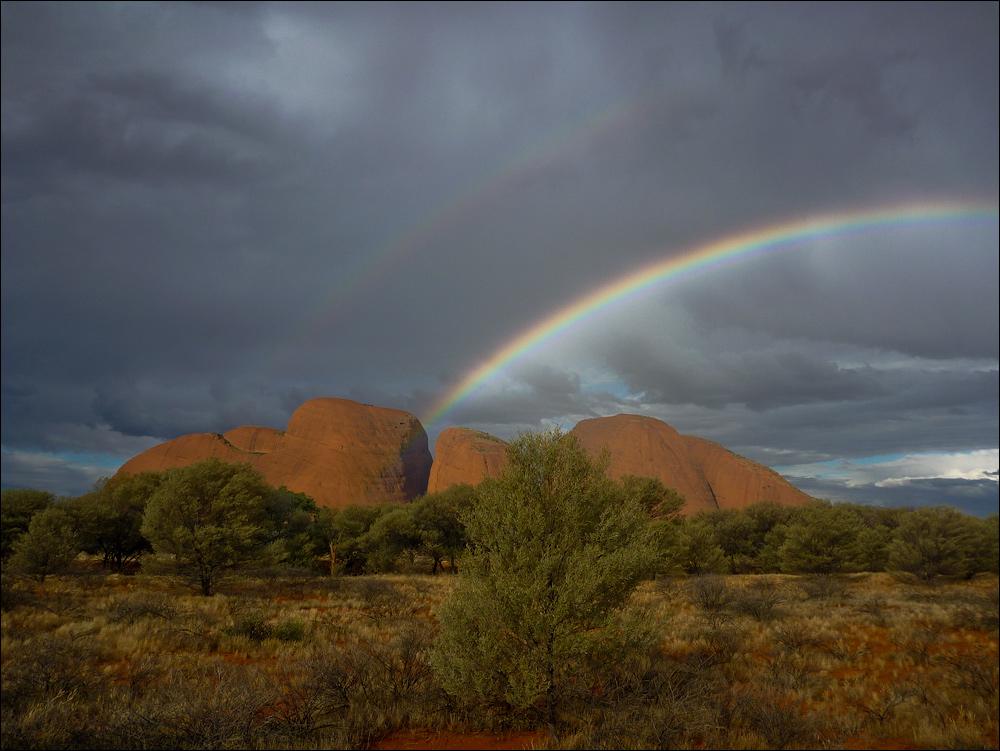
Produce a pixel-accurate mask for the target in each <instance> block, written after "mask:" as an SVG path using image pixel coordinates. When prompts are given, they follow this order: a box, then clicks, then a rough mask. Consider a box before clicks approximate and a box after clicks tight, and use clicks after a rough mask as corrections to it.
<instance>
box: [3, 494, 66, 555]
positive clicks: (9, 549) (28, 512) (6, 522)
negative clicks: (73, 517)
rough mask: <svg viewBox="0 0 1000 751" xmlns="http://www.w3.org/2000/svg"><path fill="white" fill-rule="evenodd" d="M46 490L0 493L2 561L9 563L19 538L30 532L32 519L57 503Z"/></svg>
mask: <svg viewBox="0 0 1000 751" xmlns="http://www.w3.org/2000/svg"><path fill="white" fill-rule="evenodd" d="M55 500H56V497H55V496H54V495H52V493H49V492H48V491H46V490H34V489H32V488H8V489H7V490H4V491H3V492H2V493H0V561H2V562H3V563H7V561H8V560H10V557H11V555H13V553H14V543H15V542H16V541H17V538H18V537H20V536H21V535H23V534H24V533H25V532H27V531H28V525H29V524H30V523H31V517H33V516H34V515H35V514H37V513H38V512H39V511H42V510H43V509H46V508H48V507H49V506H51V505H52V504H53V503H55Z"/></svg>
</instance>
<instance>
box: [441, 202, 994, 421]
mask: <svg viewBox="0 0 1000 751" xmlns="http://www.w3.org/2000/svg"><path fill="white" fill-rule="evenodd" d="M997 217H998V207H997V205H996V204H995V203H992V204H991V203H981V202H975V203H973V202H957V203H956V202H947V203H944V202H935V203H919V204H907V205H903V206H890V207H883V208H878V209H865V210H861V211H850V212H840V213H834V214H823V215H817V216H810V217H807V218H805V219H797V220H792V221H789V222H784V223H781V224H775V225H770V226H767V227H764V228H762V229H754V230H750V231H748V232H741V233H739V234H736V235H730V236H728V237H725V238H722V239H721V240H716V241H714V242H711V243H708V244H707V245H699V246H697V247H695V248H692V249H689V250H687V251H685V252H683V253H680V254H677V255H672V256H671V257H669V258H666V259H664V260H661V261H656V262H654V263H652V264H649V265H646V266H644V267H642V268H639V269H636V270H635V271H632V272H631V273H629V274H626V275H625V276H622V277H619V278H618V279H616V280H615V281H613V282H610V283H609V284H605V285H603V286H601V287H598V288H597V289H595V290H593V291H591V292H589V293H587V294H585V295H584V296H583V297H580V298H578V299H577V300H575V301H574V302H572V303H570V304H569V305H566V306H565V307H563V308H560V309H559V310H557V311H556V312H555V313H553V314H551V315H550V316H548V317H547V318H545V319H543V320H542V321H540V322H538V323H536V324H534V325H533V326H531V327H530V328H529V329H527V330H526V331H523V332H522V333H520V334H518V335H517V336H516V337H514V338H513V339H511V340H510V341H509V342H507V343H506V344H504V345H503V346H502V347H500V349H498V350H496V351H495V352H493V353H492V354H491V355H490V356H489V357H487V358H486V359H485V360H484V361H483V362H481V363H480V364H479V365H477V366H476V367H475V368H474V369H473V370H471V371H470V372H469V373H467V374H466V375H465V377H464V378H462V380H461V381H460V382H459V383H458V384H457V385H455V386H454V387H453V388H452V389H450V390H449V391H448V392H446V393H445V395H444V396H443V397H441V398H440V399H439V400H438V401H437V402H436V403H435V404H434V405H433V406H432V407H431V409H430V411H429V413H428V417H427V418H426V419H424V420H423V423H424V425H427V426H429V425H432V424H434V423H436V422H438V421H439V420H440V419H441V418H442V417H444V416H445V414H447V413H448V412H449V411H451V410H452V409H454V408H455V407H456V406H458V404H460V403H461V402H462V401H464V400H465V399H467V398H468V397H470V396H471V395H472V393H473V392H474V391H476V389H477V388H479V387H480V386H481V385H483V384H484V383H485V382H486V381H488V380H489V379H490V378H491V377H492V376H494V375H495V374H497V373H498V372H499V371H501V370H503V369H504V368H505V367H507V366H508V365H510V364H511V363H513V362H514V361H515V360H518V359H519V358H521V357H523V356H524V355H526V354H528V353H529V352H530V351H531V350H533V349H535V348H536V347H539V346H540V345H542V344H544V343H545V342H547V341H549V340H550V339H552V338H554V337H555V336H556V335H558V334H560V333H563V332H565V331H567V330H568V329H570V328H571V327H572V326H574V325H577V324H580V323H582V322H583V321H585V320H587V319H589V318H591V317H593V316H595V315H597V314H598V313H600V312H601V311H603V310H605V309H607V308H609V307H611V306H612V305H614V304H616V303H618V302H621V301H623V300H625V299H627V298H629V297H632V296H634V295H637V294H640V293H642V292H644V291H646V290H649V289H651V288H653V287H656V286H658V285H660V284H665V283H666V282H667V281H669V280H672V279H676V278H678V277H681V276H683V275H684V274H686V273H694V272H696V271H703V270H707V269H711V268H714V267H716V266H719V265H722V264H723V263H726V262H727V261H731V260H736V259H739V258H742V257H744V256H748V255H753V254H754V253H765V252H771V251H775V250H779V249H781V248H784V247H788V246H792V245H796V244H802V243H805V242H807V241H809V240H816V239H821V238H829V237H836V236H840V235H849V234H857V233H863V232H869V231H875V230H882V229H895V228H902V227H910V226H917V225H921V224H935V223H950V222H966V221H976V220H982V221H989V220H993V221H996V220H997Z"/></svg>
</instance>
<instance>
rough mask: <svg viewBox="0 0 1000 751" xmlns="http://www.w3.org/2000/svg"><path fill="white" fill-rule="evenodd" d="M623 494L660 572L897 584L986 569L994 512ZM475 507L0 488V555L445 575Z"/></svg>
mask: <svg viewBox="0 0 1000 751" xmlns="http://www.w3.org/2000/svg"><path fill="white" fill-rule="evenodd" d="M623 482H624V484H625V485H626V486H627V488H628V490H629V492H631V493H633V494H635V495H636V496H637V497H638V498H639V499H640V500H641V501H642V502H643V506H644V507H645V508H646V509H648V510H649V516H650V524H651V525H653V528H654V530H655V532H656V535H655V539H656V541H657V542H656V544H657V547H658V551H659V554H660V556H659V561H660V563H659V567H658V569H659V573H661V574H703V573H733V574H744V573H779V572H780V573H815V574H837V573H850V572H858V571H898V572H903V573H906V574H909V575H913V576H916V577H919V578H921V579H924V580H928V579H932V578H934V577H937V576H949V577H971V576H973V575H975V574H977V573H980V572H994V573H996V572H997V571H998V568H1000V551H998V539H1000V528H998V515H997V514H993V515H991V516H989V517H987V518H985V519H981V518H977V517H974V516H969V515H967V514H963V513H962V512H960V511H958V510H957V509H954V508H951V507H947V506H938V507H920V508H883V507H877V506H866V505H860V504H843V503H836V504H833V503H829V502H826V501H816V502H814V503H809V504H806V505H803V506H782V505H779V504H777V503H773V502H769V501H766V500H763V501H761V502H758V503H756V504H753V505H751V506H748V507H747V508H744V509H739V510H736V509H727V510H718V511H701V512H698V513H697V514H695V515H693V516H691V517H683V516H681V514H680V512H681V510H682V507H683V504H684V499H683V498H682V497H681V496H680V495H679V494H677V493H676V491H673V490H671V489H669V488H665V487H664V486H663V484H662V483H660V481H658V480H653V479H649V478H637V477H629V478H626V479H625V480H623ZM475 503H476V489H475V488H473V487H471V486H469V485H456V486H453V487H451V488H449V489H447V490H445V491H442V492H439V493H429V494H427V495H424V496H421V497H419V498H417V499H415V500H414V501H413V502H412V503H408V504H404V505H398V504H382V505H374V506H373V505H360V504H359V505H351V506H348V507H346V508H344V509H342V510H340V511H331V510H330V509H327V508H318V507H317V506H316V504H315V502H314V501H313V500H312V499H311V498H309V497H308V496H306V495H304V494H301V493H294V492H292V491H290V490H288V489H287V488H285V487H281V488H274V487H272V486H271V485H269V484H268V483H267V482H266V481H265V480H264V478H263V476H262V475H261V474H260V473H259V472H257V471H256V470H254V469H253V468H252V467H250V466H249V465H246V464H226V463H223V462H220V461H218V460H208V461H204V462H200V463H198V464H193V465H190V466H188V467H182V468H174V469H169V470H166V471H163V472H144V473H142V474H139V475H135V476H130V477H114V478H111V479H107V480H104V481H102V482H100V483H99V484H98V487H96V488H95V490H94V491H93V492H90V493H87V494H85V495H82V496H80V497H77V498H58V499H57V498H56V497H55V496H53V494H51V493H48V492H44V491H39V490H4V491H3V493H2V504H0V510H2V518H0V527H2V550H0V557H2V561H3V564H4V567H5V568H6V569H8V570H14V571H19V572H21V573H24V574H28V575H31V576H34V577H36V578H39V579H44V577H45V576H46V575H48V574H51V573H56V572H58V571H61V570H63V569H65V568H66V567H68V566H69V565H71V564H72V562H73V561H75V560H76V559H77V557H78V555H79V554H80V553H87V554H89V555H91V556H99V557H100V559H101V561H102V564H103V566H104V567H106V568H108V569H111V570H114V571H118V572H126V571H133V570H135V569H136V568H137V567H138V566H139V565H142V566H143V567H144V568H146V567H149V568H150V569H155V570H158V571H162V570H167V569H169V570H172V571H174V572H176V573H179V574H183V575H186V576H187V577H189V578H190V580H191V581H192V583H194V584H195V585H196V586H197V587H198V588H200V589H201V591H202V593H203V594H211V592H212V588H213V585H214V583H215V582H216V581H217V579H218V577H219V576H220V575H221V574H222V573H223V572H225V571H227V570H230V569H233V568H236V567H244V568H246V567H256V568H265V569H266V568H275V569H277V568H286V569H287V568H292V569H300V570H302V569H306V570H314V571H317V572H322V573H328V574H331V575H333V574H367V573H388V572H393V571H399V570H415V569H416V568H417V567H426V568H425V571H426V572H427V573H437V572H439V571H443V570H447V571H451V572H455V571H457V568H458V565H460V556H461V554H462V553H463V551H465V549H466V547H467V546H468V544H469V539H468V537H467V535H466V531H465V525H464V522H463V519H464V518H466V515H467V514H468V512H469V510H470V509H471V508H472V507H473V506H474V505H475ZM151 553H156V554H158V555H149V554H151Z"/></svg>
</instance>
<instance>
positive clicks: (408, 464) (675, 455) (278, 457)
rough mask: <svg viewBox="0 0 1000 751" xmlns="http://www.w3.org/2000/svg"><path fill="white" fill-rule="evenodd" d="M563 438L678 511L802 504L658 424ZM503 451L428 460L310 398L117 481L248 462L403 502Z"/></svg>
mask: <svg viewBox="0 0 1000 751" xmlns="http://www.w3.org/2000/svg"><path fill="white" fill-rule="evenodd" d="M570 433H571V434H572V435H575V436H576V437H577V438H579V440H580V443H581V444H582V445H583V447H584V448H586V449H587V450H588V451H590V452H591V453H593V454H595V455H596V454H597V453H598V452H599V451H600V450H601V449H602V448H603V447H607V448H608V450H609V451H610V452H611V466H610V468H609V471H610V474H611V476H612V477H615V478H621V477H624V476H625V475H638V476H642V477H656V478H659V479H660V480H662V481H663V484H664V485H666V486H667V487H669V488H675V489H676V490H677V491H678V492H679V493H681V494H683V495H684V497H685V498H686V499H687V505H686V507H685V508H684V513H685V514H687V515H690V514H693V513H695V512H697V511H700V510H703V509H727V508H743V507H744V506H748V505H750V504H752V503H755V502H757V501H763V500H770V501H776V502H777V503H781V504H800V503H804V502H805V501H807V500H810V498H809V496H807V495H806V494H805V493H803V492H801V491H800V490H798V489H796V488H795V487H793V486H792V485H791V484H790V483H789V482H788V481H787V480H785V479H784V478H783V477H781V475H779V474H778V473H777V472H775V471H774V470H771V469H768V468H767V467H765V466H763V465H760V464H757V463H755V462H752V461H750V460H748V459H744V458H743V457H741V456H737V455H736V454H734V453H732V452H731V451H728V450H726V449H724V448H723V447H722V446H719V445H718V444H715V443H712V442H711V441H706V440H704V439H702V438H697V437H695V436H690V435H681V434H680V433H678V432H677V431H676V430H674V429H673V428H672V427H670V426H669V425H667V424H666V423H665V422H662V421H661V420H657V419H655V418H652V417H642V416H639V415H617V416H615V417H599V418H595V419H592V420H583V421H581V422H580V423H578V424H577V426H576V427H575V428H573V429H572V430H571V431H570ZM506 448H507V443H506V442H505V441H502V440H501V439H499V438H497V437H495V436H492V435H490V434H488V433H483V432H482V431H479V430H471V429H469V428H447V429H445V430H444V431H442V432H441V434H440V435H439V436H438V439H437V442H436V444H435V446H434V454H435V456H434V460H433V463H432V461H431V454H430V452H429V451H428V446H427V433H426V432H425V431H424V428H423V426H422V425H421V424H420V421H419V420H417V418H416V417H414V416H413V415H411V414H410V413H409V412H404V411H402V410H398V409H387V408H384V407H372V406H370V405H367V404H359V403H357V402H353V401H350V400H347V399H313V400H311V401H308V402H306V403H305V404H303V405H302V406H301V407H299V408H298V409H297V410H295V412H294V414H292V417H291V419H290V420H289V421H288V427H287V428H286V429H285V430H274V429H272V428H260V427H253V426H248V425H245V426H243V427H239V428H234V429H232V430H230V431H229V432H227V433H221V434H219V433H197V434H193V435H186V436H181V437H180V438H176V439H174V440H172V441H167V442H166V443H161V444H160V445H159V446H154V447H153V448H151V449H149V450H148V451H145V452H143V453H141V454H139V455H138V456H136V457H134V458H133V459H130V460H129V461H128V462H126V463H125V464H124V465H123V466H122V468H121V469H120V470H118V473H119V474H137V473H139V472H144V471H146V470H153V471H160V470H164V469H169V468H170V467H182V466H186V465H188V464H194V463H195V462H200V461H203V460H205V459H208V458H211V457H214V458H217V459H221V460H222V461H226V462H247V463H249V464H251V465H252V466H254V467H255V468H256V469H258V470H260V472H261V473H262V474H263V475H264V477H265V478H267V481H268V482H269V483H271V484H272V485H274V486H275V487H280V486H282V485H284V486H286V487H287V488H289V489H290V490H294V491H296V492H300V493H305V494H307V495H309V496H311V497H312V498H313V499H315V501H316V503H317V504H318V505H320V506H327V507H329V508H332V509H340V508H343V507H344V506H347V505H348V504H351V503H366V504H373V503H384V502H393V503H404V502H406V501H410V500H413V499H414V498H416V497H417V496H418V495H421V494H423V493H427V492H429V493H436V492H440V491H442V490H446V489H447V488H449V487H451V486H453V485H457V484H459V483H467V484H469V485H478V484H479V482H480V481H481V480H482V479H483V478H484V477H496V476H497V475H499V474H500V472H502V471H503V469H504V468H505V467H506V466H507V454H506Z"/></svg>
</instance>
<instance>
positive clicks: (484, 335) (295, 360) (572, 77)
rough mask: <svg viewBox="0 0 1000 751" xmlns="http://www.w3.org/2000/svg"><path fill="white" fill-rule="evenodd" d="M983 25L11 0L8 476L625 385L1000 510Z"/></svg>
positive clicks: (887, 493)
mask: <svg viewBox="0 0 1000 751" xmlns="http://www.w3.org/2000/svg"><path fill="white" fill-rule="evenodd" d="M998 28H1000V23H998V4H997V3H995V2H986V3H947V4H944V3H940V4H938V3H919V4H912V3H905V4H904V3H895V2H891V3H860V4H852V3H840V2H837V3H813V2H809V3H803V4H797V3H789V4H786V3H780V4H771V3H762V4H752V3H742V2H739V3H663V4H659V3H645V2H644V3H637V4H630V3H619V2H616V3H608V4H603V3H527V4H522V3H517V4H506V3H470V4H465V3H458V4H451V3H446V4H436V3H401V4H394V3H388V4H379V3H372V2H365V3H358V4H354V3H331V4H324V3H313V2H309V3H295V2H286V3H273V4H272V3H238V2H227V3H213V2H206V3H179V2H171V3H145V2H144V3H96V4H88V3H83V2H76V3H51V4H50V3H44V2H32V3H19V2H4V3H3V4H2V74H0V75H2V238H0V239H2V274H0V276H2V279H0V283H2V289H3V298H2V306H3V308H2V360H0V373H2V478H0V479H2V486H3V487H4V488H11V487H32V488H39V489H44V490H49V491H52V492H54V493H57V494H64V495H78V494H81V493H84V492H87V491H88V490H90V489H91V488H92V487H93V485H94V483H95V482H97V481H98V480H99V479H100V478H101V477H106V476H110V475H112V474H114V472H115V471H116V470H117V468H118V467H119V466H120V465H121V464H122V463H124V462H125V461H126V460H127V459H129V458H131V457H132V456H134V455H136V454H138V453H140V452H141V451H144V450H145V449H147V448H149V447H151V446H154V445H156V444H158V443H161V442H163V441H167V440H170V439H173V438H176V437H178V436H181V435H185V434H189V433H199V432H219V433H221V432H225V431H227V430H230V429H232V428H234V427H236V426H239V425H262V426H267V427H272V428H279V429H283V428H284V427H285V425H286V424H287V422H288V418H289V416H290V415H291V414H292V412H293V411H294V410H295V409H296V408H297V407H298V406H300V405H301V404H302V403H303V402H305V401H306V400H307V399H311V398H316V397H341V398H347V399H353V400H356V401H359V402H364V403H367V404H374V405H377V406H381V407H392V408H397V409H404V410H407V411H409V412H411V413H413V414H414V415H416V416H417V417H418V418H419V419H420V420H421V422H422V423H423V425H424V427H425V428H426V430H427V433H428V437H429V442H430V448H431V450H432V451H433V447H434V441H435V439H436V438H437V435H438V434H439V433H440V432H441V430H443V429H444V428H446V427H449V426H452V425H460V426H465V427H471V428H476V429H480V430H485V431H487V432H489V433H492V434H493V435H496V436H498V437H500V438H504V439H510V438H512V437H514V436H516V435H517V434H518V432H520V431H524V430H539V429H544V428H549V427H556V426H559V427H562V428H563V429H567V430H568V429H570V428H572V427H573V425H575V424H576V423H577V422H578V421H580V420H582V419H586V418H591V417H600V416H608V415H615V414H619V413H631V414H641V415H647V416H651V417H655V418H658V419H661V420H663V421H665V422H667V423H668V424H670V425H672V426H673V427H674V428H676V429H677V430H679V431H680V432H681V433H686V434H693V435H697V436H700V437H702V438H706V439H709V440H712V441H715V442H716V443H719V444H721V445H722V446H725V447H726V448H728V449H730V450H732V451H735V452H736V453H738V454H740V455H742V456H745V457H747V458H749V459H752V460H754V461H757V462H761V463H763V464H765V465H767V466H771V467H774V468H775V469H778V470H779V471H780V472H781V473H782V474H783V475H784V476H785V477H787V478H788V479H789V480H790V481H791V482H792V483H793V484H795V485H796V486H797V487H799V488H801V489H802V490H804V491H805V492H807V493H809V494H810V495H813V496H815V497H818V498H826V499H830V500H833V501H850V502H857V503H870V504H878V505H885V506H900V505H913V506H919V505H940V504H947V505H952V506H956V507H958V508H961V509H963V510H964V511H966V512H968V513H972V514H976V515H980V516H983V515H987V514H991V513H997V511H998V446H1000V439H998V412H1000V407H998V391H1000V382H998V381H1000V379H998V370H1000V335H998V320H1000V302H998V300H1000V293H998V277H1000V273H998V256H1000V249H998V234H1000V231H998V224H997V205H998V193H1000V187H998V186H1000V177H998V163H1000V157H998V142H1000V136H998V133H1000V116H998V110H1000V105H998V100H1000V96H998V90H1000V83H998V69H1000V58H998V39H1000V32H998ZM816 222H819V223H821V224H822V223H823V222H825V224H822V226H823V227H824V228H825V229H823V230H822V231H816V232H810V231H807V230H808V229H809V228H810V227H813V226H814V223H816ZM750 238H757V245H752V243H750ZM718 248H728V251H727V252H728V253H729V255H727V256H726V257H725V258H722V256H719V255H718V254H716V255H713V253H715V252H716V251H715V250H713V249H718ZM698 253H701V254H702V256H699V257H700V258H703V259H707V260H713V259H714V261H715V262H703V263H693V264H691V265H690V266H688V267H685V269H684V270H683V272H682V271H681V268H680V266H679V265H678V266H677V270H676V271H674V270H673V269H674V268H675V266H674V264H675V263H676V264H680V263H681V261H682V260H683V259H686V258H691V257H694V256H697V254H698ZM692 254H694V256H693V255H692ZM651 270H658V271H656V273H653V271H651ZM636 275H638V276H636ZM632 278H637V279H639V278H641V279H645V281H646V283H644V284H642V285H640V284H638V283H629V282H628V281H627V280H629V279H632ZM622 280H626V281H622ZM616 284H617V285H618V286H617V287H616V286H615V285H616ZM602 295H603V297H602Z"/></svg>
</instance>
